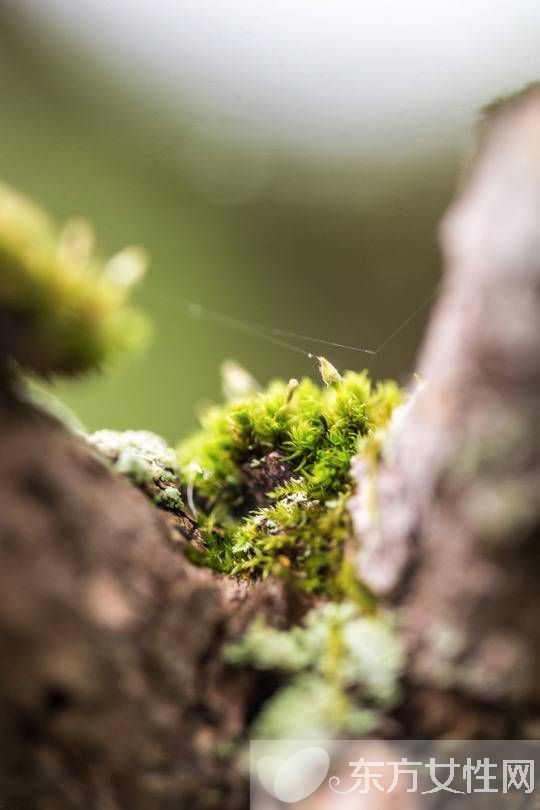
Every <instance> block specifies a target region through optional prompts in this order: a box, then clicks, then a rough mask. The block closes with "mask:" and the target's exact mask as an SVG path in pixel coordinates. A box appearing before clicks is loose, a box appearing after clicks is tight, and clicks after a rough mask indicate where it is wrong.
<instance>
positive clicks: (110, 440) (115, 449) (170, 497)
mask: <svg viewBox="0 0 540 810" xmlns="http://www.w3.org/2000/svg"><path fill="white" fill-rule="evenodd" d="M86 439H87V441H88V442H89V443H90V444H91V445H92V447H93V448H94V449H95V450H96V451H97V452H98V453H99V455H100V456H101V457H102V458H104V459H105V460H106V461H107V462H109V464H111V466H112V467H113V469H114V470H115V471H116V472H117V473H119V474H120V475H123V476H125V477H126V478H127V479H128V480H129V481H131V483H133V484H135V485H136V486H138V487H141V488H143V489H145V490H146V491H147V492H148V494H150V495H151V497H152V498H153V500H154V502H155V503H156V505H157V506H160V507H162V508H164V509H168V510H170V511H173V512H179V511H181V510H182V509H183V500H182V496H181V494H180V482H179V469H178V461H177V459H176V453H175V451H174V450H173V449H171V448H170V447H168V446H167V444H166V442H165V441H164V440H163V439H161V438H160V437H159V436H156V434H155V433H150V432H149V431H146V430H126V431H124V432H120V431H116V430H98V431H96V432H95V433H92V434H90V435H89V436H87V437H86Z"/></svg>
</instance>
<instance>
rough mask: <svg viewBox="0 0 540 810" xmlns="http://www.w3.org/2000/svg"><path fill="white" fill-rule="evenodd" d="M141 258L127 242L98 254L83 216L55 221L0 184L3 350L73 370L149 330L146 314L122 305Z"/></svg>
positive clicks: (44, 366) (25, 361)
mask: <svg viewBox="0 0 540 810" xmlns="http://www.w3.org/2000/svg"><path fill="white" fill-rule="evenodd" d="M145 264H146V259H145V257H144V254H143V253H142V251H141V250H140V249H138V248H127V249H126V250H124V251H122V252H121V253H119V254H117V255H116V256H114V257H113V258H112V259H110V260H109V261H107V262H103V261H101V260H100V259H99V258H97V257H96V255H95V253H94V250H93V234H92V230H91V228H90V226H89V224H88V223H87V222H86V221H84V220H71V221H70V222H68V223H66V225H65V226H64V227H63V228H59V227H58V226H57V225H56V224H55V223H54V222H53V221H52V220H51V219H50V218H49V217H48V216H47V214H46V213H45V212H44V211H43V210H42V209H41V208H39V207H38V206H36V205H35V204H34V203H33V202H31V201H30V200H28V199H27V198H26V197H24V196H22V195H21V194H19V193H17V192H16V191H14V190H12V189H11V188H9V187H8V186H6V185H3V184H0V314H1V317H2V319H3V320H5V321H6V323H7V325H8V326H9V334H10V335H11V343H10V345H9V346H8V353H9V354H11V356H12V357H13V359H14V360H16V361H17V362H18V363H19V364H20V365H21V366H23V367H25V368H27V369H32V370H33V371H36V372H38V373H43V374H50V373H76V372H81V371H85V370H87V369H90V368H92V367H95V366H99V365H101V364H102V363H103V362H105V361H107V360H108V359H109V358H110V356H111V355H112V354H114V353H115V351H116V350H118V349H124V348H128V347H131V346H133V345H136V344H138V343H140V342H141V340H143V339H144V337H145V336H146V333H147V331H148V326H147V322H146V320H145V319H144V318H143V317H142V316H141V315H140V314H139V313H138V312H136V311H134V310H132V309H130V308H128V307H127V306H126V301H127V297H128V294H129V290H130V288H131V286H132V285H133V284H134V283H135V282H136V281H137V280H138V279H139V277H140V276H141V275H142V273H143V272H144V268H145Z"/></svg>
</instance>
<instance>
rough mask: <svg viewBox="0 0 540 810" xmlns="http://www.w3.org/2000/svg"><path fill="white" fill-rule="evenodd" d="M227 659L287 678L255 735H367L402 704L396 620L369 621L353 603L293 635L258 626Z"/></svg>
mask: <svg viewBox="0 0 540 810" xmlns="http://www.w3.org/2000/svg"><path fill="white" fill-rule="evenodd" d="M225 655H226V660H227V661H228V662H229V663H231V664H234V665H236V666H239V665H242V666H246V665H249V666H252V667H254V668H256V669H263V670H274V671H278V672H282V673H286V674H287V675H288V682H287V683H286V685H285V686H284V687H283V688H282V689H280V690H279V691H278V692H277V693H276V695H274V696H273V697H272V698H271V699H270V700H269V701H268V702H267V703H266V704H265V705H264V707H263V709H262V711H261V713H260V714H259V716H258V717H257V718H256V720H255V723H254V725H253V728H252V734H253V735H255V736H259V737H267V738H279V737H291V736H293V737H294V736H296V737H298V736H300V737H302V736H304V735H308V736H313V737H317V736H320V737H325V736H332V735H333V734H335V733H337V732H347V733H355V734H365V733H368V732H369V730H370V728H373V726H374V724H375V722H376V719H377V716H378V713H380V711H381V710H388V709H390V708H392V707H393V706H394V705H395V704H396V703H397V702H398V700H399V696H400V689H399V680H400V677H401V674H402V672H403V669H404V666H405V655H404V651H403V648H402V645H401V643H400V641H399V639H398V636H397V633H396V631H395V627H394V622H393V620H392V619H391V618H390V617H388V616H384V615H378V616H363V615H361V613H360V612H359V610H358V606H357V605H356V604H354V603H352V602H349V601H345V602H342V603H341V604H335V603H328V604H326V605H323V606H322V607H319V608H315V609H313V610H311V611H310V612H309V613H308V614H307V616H306V618H305V621H304V623H303V625H302V626H296V627H293V628H291V629H290V630H287V631H281V630H276V629H275V628H272V627H270V626H268V625H267V624H266V622H264V621H263V620H262V619H256V620H255V621H254V622H253V623H252V624H251V625H250V627H249V628H248V630H247V631H246V633H245V635H244V637H243V638H242V639H241V640H240V641H239V642H238V643H237V644H234V645H230V646H229V647H228V648H227V649H226V651H225Z"/></svg>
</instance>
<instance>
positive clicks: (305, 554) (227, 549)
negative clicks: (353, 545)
mask: <svg viewBox="0 0 540 810" xmlns="http://www.w3.org/2000/svg"><path fill="white" fill-rule="evenodd" d="M327 366H329V364H327V365H325V367H324V370H325V378H324V379H325V382H326V385H325V386H324V387H322V388H321V387H319V386H317V385H316V384H315V383H314V382H312V381H311V380H309V379H304V380H302V381H301V382H300V383H297V381H296V380H295V381H291V383H286V382H284V381H281V380H277V381H274V382H272V383H271V384H270V385H269V386H268V388H267V389H266V390H265V391H262V392H259V393H255V394H251V395H249V396H246V397H244V398H241V399H235V400H234V401H230V402H228V403H226V404H225V405H223V406H216V407H213V408H211V409H210V410H208V411H207V412H206V413H205V414H204V416H203V418H202V430H201V431H200V432H198V433H197V434H195V435H194V436H192V437H191V438H189V439H188V440H187V441H185V442H183V443H182V444H181V446H180V448H179V460H180V466H181V470H182V476H183V480H184V484H185V486H186V487H187V488H188V490H189V492H190V494H191V495H192V496H193V498H192V500H193V505H194V506H195V507H196V509H197V511H198V513H199V521H200V524H201V528H202V530H203V534H204V537H205V541H206V551H205V552H204V553H202V554H201V553H200V552H198V553H197V557H196V559H197V561H199V562H200V563H201V564H204V565H208V566H211V567H213V568H215V569H216V570H218V571H221V572H224V573H228V574H233V575H249V576H255V577H257V576H263V577H264V576H268V575H269V574H279V575H281V576H285V577H287V578H289V579H291V580H292V581H293V582H294V584H295V585H297V586H299V587H301V588H303V589H305V590H307V591H309V592H314V593H325V594H327V595H329V596H333V597H338V596H340V595H343V594H344V593H345V594H348V595H350V596H352V595H353V593H352V592H351V590H352V591H354V596H355V598H359V599H366V598H367V595H366V594H365V593H364V592H363V589H362V588H361V586H360V585H359V583H358V582H356V580H355V579H354V578H352V577H350V576H348V574H347V570H346V568H345V567H344V563H343V545H344V541H345V539H346V538H347V537H348V536H349V534H350V522H349V515H348V511H347V508H346V503H347V499H348V497H349V494H350V487H351V483H350V478H349V469H350V462H351V458H352V457H353V455H355V454H356V453H357V452H359V451H361V447H362V442H363V441H364V440H365V439H367V438H368V437H370V436H371V435H373V434H374V433H375V432H376V431H377V430H378V429H380V428H383V427H384V426H385V425H386V424H387V423H388V420H389V418H390V415H391V412H392V410H393V408H394V407H395V406H396V405H397V404H398V403H399V402H400V400H401V393H400V391H399V389H398V387H397V386H396V385H395V384H394V383H391V382H387V383H380V384H377V385H373V384H372V383H371V382H370V380H369V378H368V375H367V373H366V372H361V373H356V372H352V371H348V372H346V373H345V374H344V375H343V377H341V376H340V375H339V374H338V373H337V372H336V371H335V370H334V372H332V373H330V372H329V371H328V368H327ZM293 383H294V384H293ZM270 453H274V454H275V453H278V454H279V458H280V459H282V461H283V463H284V464H285V465H287V469H288V470H289V474H288V475H287V476H284V480H282V481H280V482H278V483H277V484H275V485H274V486H273V488H271V489H270V491H269V492H268V493H266V494H267V496H268V498H267V503H265V504H264V505H263V506H260V507H259V508H255V507H254V503H253V487H252V486H250V485H249V478H250V475H247V474H246V469H247V470H248V471H249V473H253V474H254V475H256V473H257V470H258V469H261V468H264V465H265V464H266V463H267V460H268V457H269V454H270ZM263 480H264V479H263ZM259 494H261V493H259ZM262 494H263V495H264V493H262Z"/></svg>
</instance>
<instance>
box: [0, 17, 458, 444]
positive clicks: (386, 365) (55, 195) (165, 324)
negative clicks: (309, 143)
mask: <svg viewBox="0 0 540 810" xmlns="http://www.w3.org/2000/svg"><path fill="white" fill-rule="evenodd" d="M2 15H4V16H2ZM0 93H1V98H2V127H1V128H0V176H2V177H4V178H5V180H6V181H7V182H9V183H10V184H13V185H14V186H16V187H17V188H20V189H21V190H22V191H23V192H25V193H27V194H29V195H31V196H33V197H35V198H36V199H39V200H40V201H41V202H42V203H43V204H44V205H45V207H46V208H47V210H50V211H51V212H52V213H53V214H54V215H55V216H56V217H58V218H59V219H61V220H64V219H65V218H67V217H68V216H70V215H71V214H72V213H73V212H74V211H75V212H79V213H80V214H81V215H82V216H84V217H86V218H88V219H89V220H91V221H92V222H93V223H94V224H95V226H96V230H97V232H98V233H99V235H100V242H101V243H102V244H103V249H104V252H105V253H107V254H110V253H114V252H115V251H116V250H118V249H119V248H120V247H121V246H122V245H123V244H129V243H132V242H138V243H141V244H143V245H144V246H145V248H146V249H147V250H148V252H149V254H150V255H151V256H152V272H151V273H150V274H149V276H148V279H147V281H146V282H145V284H144V287H143V288H142V289H141V291H140V293H138V302H139V303H140V304H141V306H142V308H144V309H145V310H146V311H147V312H149V313H150V315H151V317H152V320H153V323H154V331H155V338H154V341H153V344H152V347H151V349H150V351H148V352H147V353H146V354H144V356H141V357H139V356H136V357H134V358H133V359H130V360H129V361H128V362H126V363H122V364H120V367H119V368H115V370H114V373H111V374H107V375H102V376H99V377H98V376H91V377H88V378H85V379H83V380H81V381H78V382H76V383H69V384H67V383H65V384H62V385H60V386H58V388H57V393H58V395H59V396H60V397H61V398H62V399H63V400H65V401H66V403H67V404H68V405H70V406H72V407H73V408H74V410H75V411H76V412H78V413H79V414H80V416H81V419H82V421H83V422H84V423H85V424H86V425H87V426H88V428H89V429H90V430H93V429H97V428H102V427H107V428H119V429H126V428H135V429H136V428H145V429H149V430H153V431H155V432H157V433H159V434H161V435H164V436H165V437H166V438H167V439H168V440H169V441H170V442H173V441H177V440H178V438H179V437H181V436H182V435H185V434H186V432H187V431H188V430H189V429H190V428H191V427H192V426H193V412H194V405H195V404H196V403H197V402H198V401H200V400H208V399H214V400H215V399H217V397H218V396H219V386H218V383H217V374H216V369H217V368H218V367H219V365H220V363H221V361H222V360H223V359H224V358H225V357H230V356H233V357H236V358H238V360H240V361H241V362H242V364H243V365H246V366H247V367H249V368H250V369H252V370H253V372H254V374H255V375H256V376H257V378H258V379H260V380H262V381H266V380H268V379H270V378H272V377H275V376H280V377H285V378H288V377H301V376H303V375H305V374H314V373H316V367H315V365H314V364H312V363H310V361H309V360H307V359H305V358H303V357H301V356H300V355H298V354H295V353H291V352H287V351H286V350H284V349H281V348H279V347H276V346H272V345H270V344H267V343H259V342H258V340H257V339H256V338H255V337H249V338H247V337H246V336H245V335H242V334H240V333H234V332H228V331H226V330H224V329H223V328H221V327H219V326H217V325H216V324H213V323H211V322H208V321H205V320H204V319H201V320H198V321H194V320H192V319H190V318H189V316H188V314H187V311H186V308H185V307H184V306H183V305H182V304H181V303H180V300H179V299H181V298H182V299H190V300H195V301H199V302H201V303H203V304H206V305H207V306H208V307H210V308H214V309H216V310H220V311H224V312H226V313H229V314H231V315H234V316H236V317H240V318H245V319H247V320H251V321H258V322H262V323H266V324H269V325H271V326H277V327H281V328H284V329H292V330H294V331H297V332H303V333H307V334H315V335H317V336H320V337H324V338H328V339H331V340H337V341H340V342H343V343H352V344H355V345H364V346H367V347H370V348H373V347H376V346H377V345H379V344H380V343H382V342H383V340H384V339H385V338H386V337H387V336H388V335H389V334H390V333H391V332H392V331H393V330H394V329H395V328H396V326H397V325H398V324H399V323H400V322H401V321H402V320H403V319H405V318H406V317H407V316H408V315H409V314H410V313H411V311H412V310H413V309H414V308H415V307H416V306H417V305H418V303H419V302H420V301H421V300H422V299H423V298H425V296H426V295H427V294H428V293H429V291H430V290H431V288H432V285H433V283H434V279H435V277H436V273H437V269H436V268H437V263H438V259H437V251H436V246H435V238H434V234H435V230H436V223H437V220H438V218H439V216H440V212H441V210H442V209H443V207H444V205H445V203H446V201H447V199H448V197H449V195H450V192H451V188H452V185H453V176H454V173H455V167H454V165H452V161H451V160H449V159H448V155H447V153H446V152H445V151H443V152H441V154H435V155H424V156H422V159H421V161H419V162H418V164H414V165H412V164H410V163H408V164H407V165H404V164H400V163H399V162H395V161H394V162H392V163H389V164H382V163H380V164H378V165H372V164H367V163H366V162H355V160H354V158H350V157H349V158H347V159H344V160H343V161H339V160H338V159H334V160H333V161H332V162H330V161H328V160H326V161H325V160H322V159H318V158H317V157H316V156H313V155H312V156H311V157H306V156H304V155H299V154H295V153H293V152H290V151H287V150H286V149H285V148H284V147H279V146H277V147H276V148H275V149H274V150H273V151H272V154H271V155H270V157H269V165H268V171H267V175H266V179H265V181H264V183H263V184H262V185H261V186H260V187H259V188H258V189H257V190H256V193H255V192H254V193H253V194H251V196H249V197H244V198H242V199H232V198H231V199H229V198H228V197H227V194H225V193H221V191H220V189H219V188H218V189H217V190H216V189H214V191H215V194H214V193H213V192H211V189H209V188H208V186H207V185H204V187H203V185H200V184H198V182H197V179H196V177H197V176H198V175H196V173H195V167H194V163H193V161H194V155H196V154H197V143H198V141H197V137H198V135H197V133H199V132H201V131H204V126H203V125H204V122H201V121H198V120H194V119H190V118H189V116H186V115H185V114H184V115H183V110H182V102H181V99H180V100H179V105H178V109H177V110H176V111H175V117H174V118H172V117H169V118H168V117H167V115H166V114H163V113H162V111H161V108H160V107H159V103H158V102H157V101H156V100H153V101H152V103H148V104H146V105H145V104H144V103H140V100H139V99H137V100H134V99H133V98H131V97H130V96H129V95H128V94H127V93H126V92H125V90H123V89H121V88H119V87H117V86H116V85H115V83H114V80H113V78H112V77H111V76H110V75H108V74H106V73H105V72H104V69H103V66H101V67H99V66H96V65H93V64H89V63H87V62H85V59H84V56H83V55H81V54H80V53H79V52H77V51H72V50H70V48H69V47H68V46H66V44H65V42H62V43H60V42H56V41H55V40H54V38H53V39H48V38H47V32H46V31H42V32H40V38H39V39H37V38H34V37H33V36H31V34H30V32H29V31H28V30H25V29H23V28H21V27H17V26H16V25H14V24H13V21H12V18H11V17H10V16H9V15H8V12H7V8H6V10H4V9H2V11H1V13H0ZM157 95H158V94H156V97H157ZM321 114H328V111H321ZM182 116H183V117H182ZM205 149H206V150H208V149H210V150H211V155H210V157H211V158H212V165H215V166H216V167H219V166H220V165H221V161H222V153H221V152H220V147H219V144H218V143H216V144H210V145H209V144H208V143H205ZM205 154H206V152H205ZM229 157H230V156H229ZM248 157H249V155H248V153H247V152H243V151H242V150H241V149H240V150H237V152H236V153H235V161H236V162H235V164H234V166H237V167H238V169H237V170H235V169H234V166H233V165H231V166H230V168H229V171H228V173H225V174H223V173H220V172H219V171H217V169H216V171H215V172H214V173H213V175H212V176H213V178H214V180H215V181H216V182H218V185H219V182H221V179H223V182H225V180H226V179H227V177H229V176H231V174H232V175H233V176H234V175H235V171H236V173H237V174H238V173H240V174H241V173H242V172H244V171H245V170H247V167H248V164H249V160H248ZM225 159H226V155H225V156H224V157H223V160H225ZM199 162H200V161H199ZM208 165H209V164H208ZM249 165H251V164H249ZM225 175H226V176H225ZM220 178H221V179H220ZM283 178H286V179H287V183H286V186H287V189H288V191H286V190H285V188H284V186H285V184H284V183H283V182H282V181H283ZM290 189H294V194H292V193H291V192H290ZM224 191H226V189H224ZM425 315H426V313H424V317H422V316H420V317H419V318H418V319H416V320H415V321H414V322H413V323H412V324H410V325H409V326H408V327H407V329H406V330H405V331H403V332H401V333H400V335H399V336H398V337H397V338H396V340H394V341H392V342H391V343H390V344H389V345H388V346H387V347H386V348H385V350H384V352H383V353H382V354H381V355H380V356H378V357H376V358H374V359H370V358H369V356H363V355H357V354H347V353H341V352H340V353H338V352H337V351H336V352H332V353H331V354H330V359H331V361H332V362H333V364H334V365H336V366H337V367H338V368H341V367H351V366H354V367H356V368H358V367H363V366H364V365H365V364H366V361H368V365H369V366H370V370H371V372H372V374H373V376H375V377H381V376H392V377H395V376H399V377H401V378H404V377H405V376H406V375H407V374H408V372H409V371H410V370H411V368H412V366H413V359H414V354H415V349H416V345H417V343H418V339H419V336H420V334H421V332H422V328H423V323H424V322H425Z"/></svg>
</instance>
